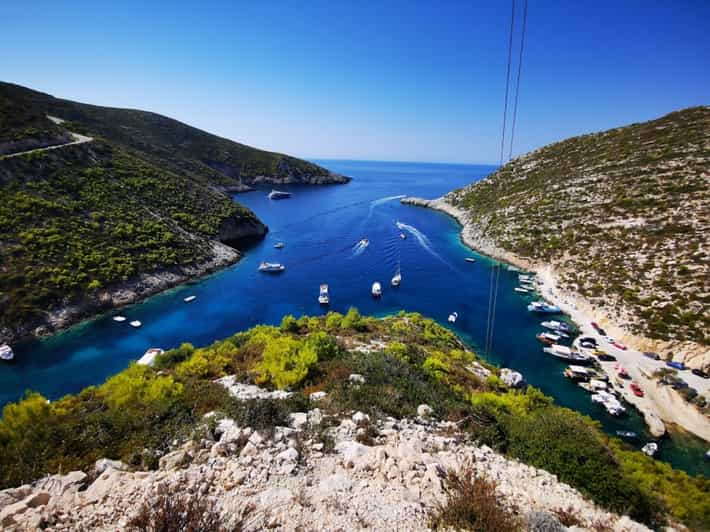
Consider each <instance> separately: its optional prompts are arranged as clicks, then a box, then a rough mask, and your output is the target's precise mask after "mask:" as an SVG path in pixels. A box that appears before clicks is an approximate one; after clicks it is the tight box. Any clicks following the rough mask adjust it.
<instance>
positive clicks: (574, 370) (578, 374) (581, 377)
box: [564, 365, 591, 382]
mask: <svg viewBox="0 0 710 532" xmlns="http://www.w3.org/2000/svg"><path fill="white" fill-rule="evenodd" d="M564 375H565V377H567V378H568V379H571V380H573V381H585V382H586V381H589V379H590V378H591V373H590V372H589V370H588V369H587V368H585V367H584V366H575V365H569V366H567V367H566V368H565V372H564Z"/></svg>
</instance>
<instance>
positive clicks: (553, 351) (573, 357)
mask: <svg viewBox="0 0 710 532" xmlns="http://www.w3.org/2000/svg"><path fill="white" fill-rule="evenodd" d="M542 350H543V351H544V352H545V353H547V354H548V355H552V356H553V357H557V358H561V359H562V360H569V361H570V362H577V363H578V364H587V363H589V361H590V357H589V356H587V355H584V354H582V353H579V352H577V351H572V350H571V349H570V348H569V347H567V346H564V345H559V344H553V345H551V346H550V347H543V348H542Z"/></svg>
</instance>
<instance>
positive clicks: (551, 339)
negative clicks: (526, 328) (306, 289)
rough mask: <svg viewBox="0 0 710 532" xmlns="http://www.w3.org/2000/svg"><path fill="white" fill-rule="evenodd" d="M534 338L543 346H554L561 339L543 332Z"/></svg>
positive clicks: (558, 336) (557, 335) (556, 335)
mask: <svg viewBox="0 0 710 532" xmlns="http://www.w3.org/2000/svg"><path fill="white" fill-rule="evenodd" d="M535 338H537V339H538V340H540V341H541V342H542V343H544V344H550V345H552V344H556V343H557V342H559V341H560V338H562V337H561V336H560V335H559V334H555V333H551V332H547V331H543V332H541V333H540V334H538V335H537V336H536V337H535Z"/></svg>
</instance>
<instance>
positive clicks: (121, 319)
mask: <svg viewBox="0 0 710 532" xmlns="http://www.w3.org/2000/svg"><path fill="white" fill-rule="evenodd" d="M113 321H117V322H118V323H123V322H124V321H126V317H125V316H114V317H113Z"/></svg>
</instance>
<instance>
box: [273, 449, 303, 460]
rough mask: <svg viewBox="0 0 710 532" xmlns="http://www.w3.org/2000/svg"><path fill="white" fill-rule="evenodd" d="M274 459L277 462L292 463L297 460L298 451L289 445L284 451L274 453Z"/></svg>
mask: <svg viewBox="0 0 710 532" xmlns="http://www.w3.org/2000/svg"><path fill="white" fill-rule="evenodd" d="M276 461H277V462H279V463H283V462H288V463H293V462H297V461H298V451H297V450H296V449H294V448H293V447H289V448H288V449H286V450H285V451H282V452H280V453H279V454H277V455H276Z"/></svg>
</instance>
